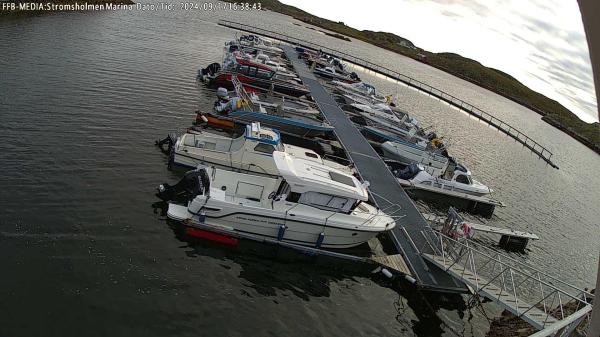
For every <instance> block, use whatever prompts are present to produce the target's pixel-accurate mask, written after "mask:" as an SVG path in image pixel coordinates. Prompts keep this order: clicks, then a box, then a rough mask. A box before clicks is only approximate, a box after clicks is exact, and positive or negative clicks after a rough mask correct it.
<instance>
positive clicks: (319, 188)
mask: <svg viewBox="0 0 600 337" xmlns="http://www.w3.org/2000/svg"><path fill="white" fill-rule="evenodd" d="M273 159H275V165H276V166H277V169H278V170H279V174H280V175H281V176H282V177H283V178H284V179H285V180H286V181H287V183H288V184H289V185H290V187H291V190H292V192H296V193H306V192H317V193H323V194H328V195H334V196H340V197H346V198H352V199H358V200H362V201H366V200H368V198H369V195H368V192H367V188H366V187H365V186H364V185H363V184H361V183H360V181H358V179H356V177H354V176H352V175H350V174H347V173H345V172H343V171H340V170H337V169H334V168H331V167H328V166H325V165H322V164H319V163H315V162H314V161H309V160H305V159H301V158H296V157H294V156H291V155H289V154H287V153H285V152H280V151H275V152H273Z"/></svg>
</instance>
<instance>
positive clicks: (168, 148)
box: [154, 133, 177, 155]
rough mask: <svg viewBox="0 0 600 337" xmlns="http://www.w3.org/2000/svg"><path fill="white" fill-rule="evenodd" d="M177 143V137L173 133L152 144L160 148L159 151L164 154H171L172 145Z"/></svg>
mask: <svg viewBox="0 0 600 337" xmlns="http://www.w3.org/2000/svg"><path fill="white" fill-rule="evenodd" d="M175 142H177V135H176V134H175V133H169V135H168V136H167V137H165V139H163V140H157V141H156V142H155V143H154V144H155V145H156V146H158V147H159V148H160V151H162V153H164V154H167V155H168V154H171V150H172V149H173V145H175ZM165 146H166V148H165Z"/></svg>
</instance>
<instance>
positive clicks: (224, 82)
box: [208, 73, 310, 97]
mask: <svg viewBox="0 0 600 337" xmlns="http://www.w3.org/2000/svg"><path fill="white" fill-rule="evenodd" d="M231 78H232V74H231V73H219V74H216V75H215V77H213V78H211V79H209V82H208V85H209V86H211V87H224V88H227V89H228V90H233V89H234V88H233V84H232V82H231ZM237 78H238V80H240V82H242V83H245V84H249V85H252V86H255V87H259V88H262V89H263V90H265V91H267V90H271V88H272V89H273V91H275V92H278V93H281V94H285V95H289V96H293V97H300V96H304V95H308V94H310V90H308V89H307V88H306V87H304V86H301V85H295V84H292V83H289V82H285V81H280V80H269V79H261V78H256V77H250V76H246V75H241V74H238V75H237Z"/></svg>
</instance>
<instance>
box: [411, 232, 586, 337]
mask: <svg viewBox="0 0 600 337" xmlns="http://www.w3.org/2000/svg"><path fill="white" fill-rule="evenodd" d="M422 235H423V237H424V238H425V241H426V245H427V246H428V247H427V249H425V251H430V252H431V251H432V252H433V253H423V254H422V255H423V257H424V258H425V259H427V260H429V261H430V262H432V263H433V264H435V265H437V266H438V267H440V268H442V269H443V270H445V271H447V272H448V273H450V274H451V275H452V276H454V277H456V278H457V279H460V280H462V281H463V282H464V283H465V284H467V285H468V286H469V287H470V288H471V290H472V292H473V293H474V294H478V295H482V296H484V297H487V298H489V299H491V300H493V301H495V302H497V303H498V304H500V305H501V306H503V307H504V308H505V309H507V310H509V311H510V312H511V313H513V314H514V315H515V316H517V317H520V318H522V319H523V320H525V321H526V322H528V323H529V324H531V325H532V326H533V327H535V328H536V329H539V330H540V331H539V332H538V333H536V334H535V336H568V335H569V334H570V332H572V331H573V330H574V329H575V328H576V327H577V326H578V325H579V324H580V323H581V322H582V321H584V320H588V321H589V320H590V319H591V311H592V300H593V298H594V295H592V294H591V293H589V292H587V291H586V290H583V289H580V288H577V287H575V286H573V285H570V284H568V283H566V282H564V281H561V280H559V279H558V278H556V277H554V276H552V275H550V274H548V273H546V272H544V271H541V270H539V269H537V268H535V267H533V266H531V265H529V264H526V263H523V262H521V261H518V260H517V259H515V258H512V257H510V256H508V255H506V254H502V253H500V252H498V251H496V250H494V249H492V248H489V247H486V246H483V245H481V244H478V243H476V242H473V241H471V240H468V239H466V238H463V239H455V238H452V237H450V236H447V235H445V234H443V233H441V232H439V231H435V230H425V231H423V232H422ZM424 248H425V247H421V249H422V250H421V251H424V250H423V249H424ZM588 323H589V322H588Z"/></svg>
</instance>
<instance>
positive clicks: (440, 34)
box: [282, 0, 598, 122]
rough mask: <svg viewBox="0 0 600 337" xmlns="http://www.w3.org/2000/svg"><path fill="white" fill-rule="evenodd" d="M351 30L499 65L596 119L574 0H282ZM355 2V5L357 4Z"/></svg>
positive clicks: (587, 117) (582, 115) (587, 118)
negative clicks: (384, 34)
mask: <svg viewBox="0 0 600 337" xmlns="http://www.w3.org/2000/svg"><path fill="white" fill-rule="evenodd" d="M282 2H284V3H286V4H290V5H293V6H296V7H298V8H301V9H303V10H305V11H307V12H309V13H312V14H315V15H317V16H320V17H325V18H327V19H330V20H334V21H343V22H344V23H345V24H346V25H349V26H352V27H354V28H358V29H361V30H362V29H369V30H375V31H386V32H392V33H395V34H397V35H400V36H402V37H404V38H407V39H409V40H411V41H412V42H413V43H414V44H416V45H417V46H418V47H421V48H424V49H427V50H429V51H433V52H443V51H445V52H454V53H458V54H461V55H463V56H465V57H469V58H472V59H474V60H477V61H479V62H481V63H483V64H484V65H486V66H489V67H494V68H497V69H500V70H502V71H504V72H506V73H508V74H510V75H512V76H514V77H515V78H517V79H518V80H519V81H521V82H523V83H524V84H525V85H527V86H529V87H530V88H532V89H533V90H536V91H538V92H541V93H542V94H544V95H546V96H548V97H550V98H553V99H555V100H557V101H559V102H560V103H562V104H563V105H564V106H565V107H567V108H568V109H569V110H571V111H573V112H574V113H575V114H576V115H577V116H579V118H581V119H583V120H584V121H586V122H593V121H598V109H597V107H596V95H595V91H594V80H593V77H592V68H591V65H590V59H589V53H588V48H587V41H586V39H585V33H584V30H583V24H582V22H581V14H580V13H579V6H578V5H577V2H576V1H575V0H526V1H522V0H521V1H519V0H369V1H344V0H283V1H282ZM358 4H360V5H358Z"/></svg>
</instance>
